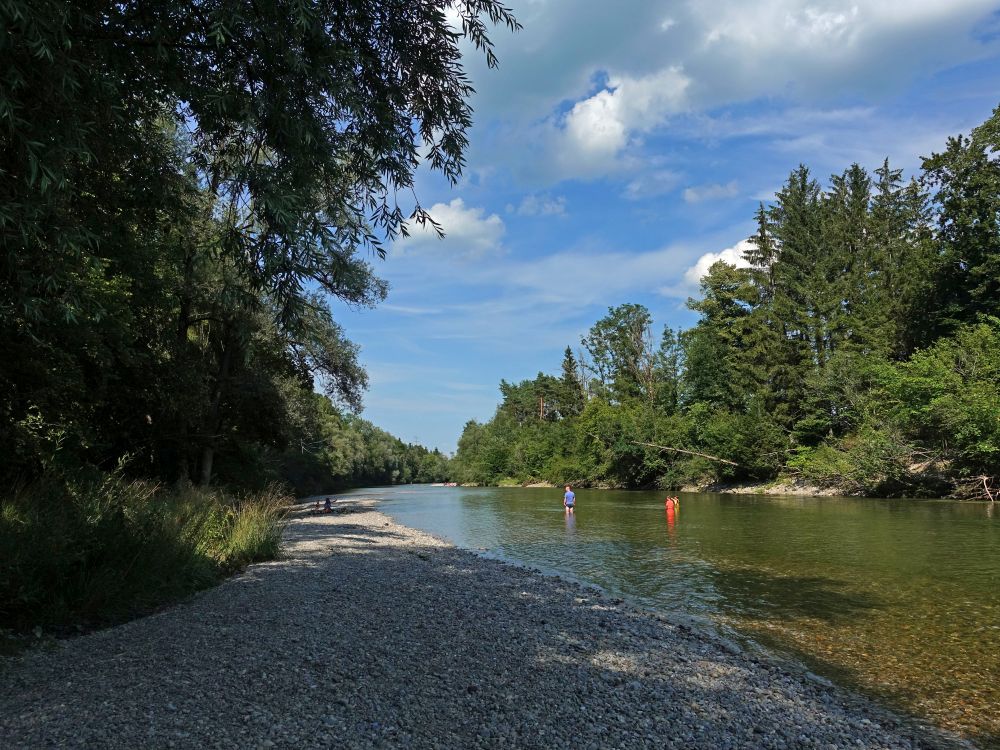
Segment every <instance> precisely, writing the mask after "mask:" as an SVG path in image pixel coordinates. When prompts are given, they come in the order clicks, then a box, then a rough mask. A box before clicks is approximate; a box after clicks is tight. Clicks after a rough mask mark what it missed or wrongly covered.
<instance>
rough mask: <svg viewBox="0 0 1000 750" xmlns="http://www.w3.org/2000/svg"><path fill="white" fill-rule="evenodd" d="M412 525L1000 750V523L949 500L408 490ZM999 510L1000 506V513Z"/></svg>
mask: <svg viewBox="0 0 1000 750" xmlns="http://www.w3.org/2000/svg"><path fill="white" fill-rule="evenodd" d="M362 492H363V494H373V493H376V494H378V495H379V496H381V497H383V498H385V501H386V502H385V503H384V505H383V510H384V511H385V512H387V513H389V514H390V515H392V516H393V517H394V518H395V519H396V520H398V521H399V522H401V523H403V524H406V525H408V526H412V527H416V528H419V529H423V530H425V531H428V532H431V533H433V534H435V535H437V536H440V537H443V538H446V539H448V540H450V541H452V542H454V543H455V544H457V545H459V546H461V547H466V548H469V549H473V550H480V551H483V550H487V551H488V554H490V555H495V556H498V557H501V558H504V559H508V560H512V561H516V562H521V563H526V564H529V565H532V566H535V567H539V568H542V569H543V570H546V571H550V572H558V573H565V574H569V575H571V576H573V577H575V578H577V579H580V580H582V581H587V582H591V583H595V584H598V585H599V586H601V587H603V588H604V589H606V590H607V591H609V592H610V593H612V594H616V595H621V596H624V597H626V598H628V599H629V600H631V601H633V602H635V603H638V604H639V605H641V606H644V607H647V608H650V609H654V610H658V611H664V612H674V613H681V614H688V615H695V616H702V617H708V618H711V619H712V620H714V621H716V622H718V623H720V624H721V625H723V626H728V627H731V628H734V629H735V630H736V631H738V632H740V633H742V634H743V635H744V636H745V637H747V638H749V639H751V640H753V641H756V642H759V643H762V644H764V645H766V646H767V647H768V648H771V649H772V650H777V651H780V652H783V653H785V654H786V655H790V656H794V657H796V658H798V659H800V660H803V661H805V662H806V663H807V664H808V665H809V666H810V667H811V668H812V669H813V670H814V671H817V672H819V673H820V674H824V675H826V676H828V677H831V678H833V679H836V680H839V681H841V682H843V683H846V684H849V685H852V686H854V687H857V688H860V689H862V690H863V691H865V692H868V693H869V694H874V695H876V696H877V697H880V698H881V699H883V700H885V701H887V702H888V703H890V704H892V705H895V706H898V707H901V708H904V709H906V710H908V711H910V712H912V713H916V714H918V715H921V716H924V717H926V718H928V719H931V720H933V721H934V722H936V723H938V724H939V725H941V726H946V727H949V728H951V729H955V730H958V731H960V732H962V733H963V734H965V735H966V736H967V737H970V738H972V739H974V740H976V741H977V742H979V743H981V744H983V745H988V746H1000V713H998V712H997V711H996V706H997V705H998V703H1000V585H998V584H1000V507H994V506H992V505H990V504H988V503H987V504H981V503H956V502H949V501H936V500H873V499H859V498H801V497H765V496H759V495H714V494H682V495H680V499H681V504H680V508H679V510H677V512H676V513H673V514H670V513H668V512H667V511H666V509H665V507H664V502H663V500H664V497H665V495H664V493H662V492H659V493H653V492H625V491H609V490H586V489H584V490H580V491H579V492H578V493H577V511H576V513H575V514H574V515H573V516H570V517H567V516H566V514H565V513H564V512H563V509H562V491H561V490H559V489H508V488H464V487H429V486H406V487H393V488H380V489H377V490H364V491H362ZM998 506H1000V504H998Z"/></svg>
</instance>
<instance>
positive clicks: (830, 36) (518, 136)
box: [335, 0, 1000, 451]
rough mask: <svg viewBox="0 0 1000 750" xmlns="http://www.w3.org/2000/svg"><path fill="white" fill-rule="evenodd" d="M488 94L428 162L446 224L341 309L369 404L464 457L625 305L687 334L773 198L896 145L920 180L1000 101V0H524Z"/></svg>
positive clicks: (473, 70) (385, 266)
mask: <svg viewBox="0 0 1000 750" xmlns="http://www.w3.org/2000/svg"><path fill="white" fill-rule="evenodd" d="M510 5H511V6H512V7H513V9H514V11H515V14H516V15H517V17H518V19H519V20H520V21H521V23H522V24H523V26H524V29H523V30H522V31H521V32H519V33H517V34H509V33H508V32H506V31H504V30H500V29H497V30H495V32H494V33H493V38H494V41H495V42H496V49H497V55H498V57H499V58H500V68H499V69H498V70H488V69H487V68H486V66H485V64H484V62H483V61H482V59H481V57H480V56H479V55H477V54H475V53H474V52H472V51H471V50H470V51H468V52H467V54H466V69H467V71H468V73H469V75H470V77H471V78H472V80H473V83H474V84H475V86H476V88H477V90H478V93H477V94H476V96H475V98H474V99H473V106H474V107H475V126H474V128H473V129H472V131H471V132H470V134H469V135H470V138H471V141H472V143H471V147H470V150H469V154H468V157H469V158H468V166H467V169H466V172H465V176H464V178H463V180H462V181H461V183H460V184H459V185H458V186H456V187H454V188H451V187H449V186H448V185H447V184H446V183H445V182H444V181H443V180H441V179H440V178H439V177H438V176H436V175H434V174H431V173H429V172H421V173H420V175H419V177H418V181H417V194H418V195H419V196H420V199H421V202H422V203H423V204H424V206H425V207H427V208H429V209H430V211H431V213H432V215H434V216H435V218H436V219H437V220H438V221H439V222H440V223H441V224H442V225H443V227H444V229H445V231H446V233H447V236H446V238H445V239H443V240H439V239H437V238H436V237H434V236H433V235H431V234H430V233H425V232H421V231H419V230H416V231H414V232H413V234H412V236H411V237H410V238H408V239H405V240H401V241H398V242H396V243H394V244H393V245H391V246H390V248H389V254H388V258H387V259H386V260H385V261H379V260H377V259H376V260H373V261H372V262H373V264H374V265H375V267H376V270H377V272H378V274H379V275H380V276H382V277H383V278H385V279H387V280H388V281H389V283H390V284H391V287H392V289H391V291H390V294H389V298H388V300H387V301H386V302H385V303H384V304H382V305H380V306H379V307H378V308H376V309H374V310H350V309H347V308H344V307H343V306H342V305H338V304H337V303H335V313H336V315H337V318H338V319H339V320H340V322H341V323H342V324H343V325H344V327H345V329H346V331H347V334H348V336H349V337H350V338H351V339H352V340H353V341H355V342H357V343H358V344H360V345H361V348H362V352H361V360H362V362H363V364H364V365H365V367H366V368H367V370H368V372H369V376H370V379H371V386H370V389H369V392H368V394H367V397H366V399H365V404H366V407H365V412H364V416H365V417H366V418H367V419H369V420H371V421H373V422H374V423H375V424H377V425H379V426H380V427H382V428H384V429H387V430H389V431H390V432H392V433H393V434H395V435H397V436H399V437H400V438H402V439H404V440H407V441H416V442H421V443H423V444H425V445H428V446H431V447H438V448H441V449H442V450H445V451H453V450H454V448H455V445H456V442H457V440H458V437H459V435H460V433H461V430H462V427H463V425H464V424H465V422H466V421H467V420H468V419H472V418H475V419H479V420H485V419H488V418H489V417H490V416H491V415H492V414H493V411H494V409H495V408H496V405H497V402H498V399H499V392H498V389H497V385H498V383H499V381H500V379H501V378H504V379H506V380H509V381H518V380H522V379H524V378H530V377H534V375H535V374H536V373H538V372H539V371H544V372H557V371H558V368H559V364H560V362H561V360H562V352H563V349H564V348H565V347H566V346H567V345H571V346H573V348H574V349H576V348H577V347H578V346H579V341H580V337H581V335H583V334H584V333H585V332H586V331H587V329H588V328H589V327H590V326H591V325H592V324H593V323H594V322H595V321H596V320H597V319H598V318H600V317H601V316H602V315H603V314H604V313H605V312H606V311H607V308H608V307H609V306H612V305H617V304H621V303H624V302H638V303H642V304H644V305H646V306H647V307H648V308H649V309H650V311H651V312H652V314H653V316H654V319H655V321H656V326H657V329H660V328H662V326H663V325H665V324H666V325H670V326H673V327H678V326H682V327H687V326H689V325H691V323H692V322H693V320H694V318H693V316H692V315H691V313H690V312H689V311H688V310H687V309H686V308H685V304H684V303H685V300H686V299H687V298H688V297H689V296H690V295H692V294H694V293H696V291H697V282H698V276H699V272H700V271H703V270H705V269H707V267H708V266H709V265H710V264H711V262H712V261H714V260H716V259H718V258H720V257H722V258H723V259H727V260H734V259H735V258H736V257H737V256H738V251H737V250H734V248H737V247H738V243H740V242H741V241H744V240H745V239H746V237H747V236H748V235H749V234H750V233H751V232H752V230H753V213H754V210H755V209H756V206H757V204H758V203H759V202H760V201H762V200H765V201H766V200H768V199H769V198H770V197H771V196H772V195H773V194H774V192H775V190H777V189H778V188H779V187H780V186H781V184H782V182H783V181H784V179H785V178H786V176H787V175H788V173H789V172H790V171H791V170H792V169H793V168H795V167H796V166H797V165H798V164H799V163H805V164H807V165H808V166H809V167H810V168H811V169H812V170H813V172H814V174H815V175H817V176H818V177H819V178H821V179H822V180H824V181H825V179H826V178H827V177H828V176H829V175H830V174H831V173H833V172H840V171H842V170H843V169H845V168H846V167H848V166H849V165H850V164H851V163H852V162H855V161H856V162H858V163H859V164H861V165H862V166H865V167H867V168H869V169H873V168H875V167H876V166H878V165H879V164H880V163H881V161H882V159H883V158H885V157H889V159H890V161H891V162H892V163H894V164H895V166H897V167H902V168H904V169H906V170H907V173H908V174H913V173H915V171H916V169H917V168H918V167H919V164H920V160H919V157H920V156H926V155H929V154H930V153H931V152H932V151H935V150H941V148H942V147H943V145H944V142H945V139H946V138H947V136H949V135H955V134H957V133H962V132H965V133H967V132H968V131H969V130H970V129H971V128H972V127H974V126H975V125H977V124H979V123H980V122H982V121H983V120H985V119H986V118H987V117H988V116H989V115H990V113H991V111H992V110H993V108H994V107H996V106H997V105H998V104H1000V2H997V0H990V1H986V0H854V2H842V1H840V0H825V1H824V0H819V1H816V2H810V1H808V0H687V1H686V2H679V1H677V0H664V1H663V2H652V1H650V0H646V1H644V2H638V1H633V0H616V2H612V3H609V2H594V1H593V0H517V1H516V2H511V3H510Z"/></svg>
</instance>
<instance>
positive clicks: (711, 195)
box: [684, 180, 740, 203]
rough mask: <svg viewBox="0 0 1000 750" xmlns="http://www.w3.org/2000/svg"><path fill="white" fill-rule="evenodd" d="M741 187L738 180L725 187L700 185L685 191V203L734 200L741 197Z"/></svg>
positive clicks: (716, 184)
mask: <svg viewBox="0 0 1000 750" xmlns="http://www.w3.org/2000/svg"><path fill="white" fill-rule="evenodd" d="M739 192H740V186H739V185H738V184H737V182H736V180H732V181H730V182H727V183H726V184H725V185H720V184H718V183H715V184H712V185H699V186H695V187H689V188H687V189H686V190H685V191H684V201H685V202H686V203H701V202H702V201H714V200H719V199H721V198H732V197H734V196H736V195H739Z"/></svg>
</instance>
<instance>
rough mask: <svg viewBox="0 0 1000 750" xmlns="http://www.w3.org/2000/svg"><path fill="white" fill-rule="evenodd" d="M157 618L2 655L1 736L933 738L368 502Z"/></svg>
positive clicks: (450, 742) (606, 743)
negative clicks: (395, 518) (466, 547)
mask: <svg viewBox="0 0 1000 750" xmlns="http://www.w3.org/2000/svg"><path fill="white" fill-rule="evenodd" d="M344 510H346V511H352V512H344V513H335V514H330V515H322V516H300V517H298V518H296V519H295V520H293V521H292V522H291V523H290V524H289V528H288V531H287V533H286V540H287V544H286V550H285V555H284V559H282V560H280V561H277V562H272V563H266V564H262V565H256V566H253V567H252V568H250V569H249V570H248V571H246V572H245V573H243V574H241V575H239V576H237V577H235V578H233V579H230V580H229V581H227V582H226V583H224V584H223V585H221V586H219V587H217V588H215V589H212V590H211V591H208V592H205V593H203V594H201V595H199V596H197V597H195V598H193V599H191V600H190V601H187V602H185V603H183V604H181V605H179V606H177V607H175V608H173V609H171V610H169V611H166V612H162V613H160V614H157V615H153V616H150V617H146V618H144V619H141V620H137V621H134V622H131V623H128V624H126V625H122V626H120V627H116V628H113V629H110V630H106V631H103V632H99V633H93V634H90V635H87V636H83V637H80V638H76V639H73V640H70V641H63V642H60V643H58V644H55V645H54V646H50V647H49V648H45V649H38V650H35V651H32V652H30V653H26V654H23V655H21V656H19V657H16V658H7V659H4V660H2V661H0V747H3V748H44V747H86V748H98V747H115V748H119V747H120V748H137V747H152V748H160V747H178V748H188V747H198V748H272V747H275V748H292V747H296V748H301V747H341V748H390V747H391V748H396V747H415V748H477V747H484V748H485V747H489V748H493V747H524V748H574V750H585V749H587V748H633V747H634V748H645V747H648V748H712V749H713V750H722V749H725V748H822V749H823V750H832V748H924V747H948V746H955V745H958V744H960V743H958V741H957V740H955V739H954V738H951V737H950V736H948V735H945V734H943V733H941V732H938V731H936V730H932V729H930V728H928V727H923V726H920V725H918V724H916V723H914V722H912V721H908V720H903V719H900V718H899V717H897V716H895V715H893V714H891V713H889V712H888V711H886V710H884V709H881V708H879V707H878V706H876V705H874V704H872V703H869V702H867V701H865V700H863V699H860V698H858V697H857V696H854V695H852V694H850V693H848V692H846V691H843V690H841V689H839V688H836V687H833V686H831V685H829V684H824V681H822V680H819V679H817V678H812V677H810V676H809V675H808V674H807V673H805V672H804V670H801V669H796V668H793V667H792V666H790V665H788V664H786V663H782V662H779V661H775V660H772V659H770V658H767V657H763V656H760V655H754V654H751V653H748V652H745V651H741V650H739V649H738V648H736V647H735V646H734V645H733V644H731V643H729V642H727V641H725V640H724V639H720V638H716V637H714V636H713V635H711V634H710V633H707V632H704V631H702V630H696V629H693V628H691V627H688V626H685V625H683V624H679V623H678V622H676V621H672V620H667V619H665V618H661V617H658V616H656V615H652V614H649V613H646V612H643V611H640V610H636V609H634V608H632V607H630V606H628V605H627V604H625V603H623V602H621V601H620V600H615V599H611V598H608V597H606V596H604V595H603V594H601V593H600V592H598V591H597V590H595V589H591V588H587V587H583V586H580V585H577V584H575V583H572V582H568V581H565V580H562V579H558V578H554V577H549V576H543V575H541V574H539V573H537V572H534V571H531V570H528V569H525V568H521V567H518V566H514V565H508V564H505V563H503V562H499V561H496V560H490V559H485V558H482V557H479V556H476V555H474V554H472V553H470V552H466V551H462V550H458V549H456V548H454V547H452V546H450V545H447V544H446V543H444V542H442V541H440V540H437V539H434V538H433V537H430V536H428V535H426V534H423V533H421V532H419V531H415V530H412V529H408V528H406V527H403V526H399V525H397V524H395V523H393V522H392V521H391V520H390V519H389V518H388V517H387V516H384V515H382V514H380V513H378V512H376V511H375V510H374V509H373V508H372V507H370V505H368V504H365V503H361V504H355V505H354V506H353V507H350V508H346V509H344Z"/></svg>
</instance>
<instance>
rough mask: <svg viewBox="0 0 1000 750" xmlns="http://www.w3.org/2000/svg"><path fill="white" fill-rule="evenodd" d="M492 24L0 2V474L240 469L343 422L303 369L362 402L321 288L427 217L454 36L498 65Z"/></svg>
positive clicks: (365, 474) (450, 166)
mask: <svg viewBox="0 0 1000 750" xmlns="http://www.w3.org/2000/svg"><path fill="white" fill-rule="evenodd" d="M456 23H457V25H458V28H456V27H455V26H454V25H453V24H456ZM496 25H499V26H506V27H508V28H510V29H515V28H517V22H516V21H515V20H514V18H513V17H512V15H511V14H510V12H509V11H508V10H507V9H506V8H505V7H504V6H503V5H501V4H500V3H498V2H496V0H436V1H432V2H420V3H411V2H397V1H396V0H383V1H379V2H360V1H359V0H320V1H319V2H313V3H301V2H296V1H294V0H260V1H259V2H253V3H246V2H242V1H240V0H182V1H181V2H176V1H175V0H170V1H169V2H167V1H166V0H150V1H148V2H147V1H145V0H144V1H143V2H101V1H98V2H89V3H82V2H77V1H76V0H38V1H37V2H36V1H35V0H32V1H31V2H27V0H6V1H5V2H2V3H0V26H2V27H3V29H4V33H3V34H2V35H0V57H2V59H3V60H4V66H3V69H2V70H0V244H2V247H0V347H2V348H3V350H4V353H5V356H4V358H3V363H2V365H0V420H2V430H0V450H2V451H3V452H4V455H5V456H6V457H8V460H6V461H5V465H4V469H3V474H4V476H5V477H7V478H8V479H10V478H11V477H21V478H31V477H33V476H37V475H39V474H42V473H45V472H46V471H49V470H55V469H60V467H62V468H63V469H69V468H72V467H74V466H75V467H79V466H83V465H97V466H100V467H113V466H115V465H116V464H117V463H119V462H120V461H122V460H127V462H128V463H129V466H130V467H132V470H134V471H135V472H137V473H141V474H147V475H152V476H157V477H161V478H164V479H168V480H173V479H178V478H181V479H183V478H186V477H190V478H192V479H197V480H200V481H201V482H203V483H207V482H209V481H211V480H212V479H213V477H217V478H221V479H225V480H232V481H239V480H240V479H241V478H243V477H246V476H247V475H248V472H247V467H250V468H251V470H250V471H249V474H250V475H253V474H254V473H255V472H257V473H261V474H268V473H270V472H271V469H270V468H269V467H270V466H272V464H273V461H272V459H275V457H276V456H280V455H281V454H282V453H283V452H284V451H287V450H289V449H290V448H291V447H292V446H293V445H294V444H295V443H296V442H301V439H302V435H304V434H306V433H305V432H303V430H305V429H306V428H305V425H306V423H310V422H311V423H315V422H316V421H317V420H318V421H320V422H322V421H323V420H324V419H326V420H329V419H332V417H330V416H329V415H328V414H326V412H324V411H323V409H322V408H320V407H319V406H317V403H318V402H315V400H314V399H312V397H311V393H312V390H313V388H314V386H317V387H319V388H320V389H322V390H323V391H324V392H325V393H326V394H327V395H328V396H329V397H330V398H332V399H333V400H334V401H335V402H337V403H338V404H339V405H340V406H341V407H343V408H345V409H347V410H357V409H358V408H359V407H360V403H361V394H362V392H363V390H364V388H365V386H366V383H367V379H366V376H365V373H364V370H363V369H362V367H361V365H360V364H359V361H358V350H357V347H356V346H355V345H353V344H352V343H351V342H350V341H349V340H348V339H347V337H346V335H345V332H344V331H343V330H342V328H341V327H340V326H339V324H338V323H337V322H336V320H335V318H334V313H333V310H334V308H332V307H331V301H333V300H337V301H339V302H340V303H343V304H347V305H354V306H371V305H374V304H376V303H378V302H379V301H381V300H382V299H383V298H384V297H385V295H386V292H387V289H388V287H387V285H386V283H385V282H384V281H382V280H381V279H379V278H378V277H377V276H376V274H375V272H374V269H373V268H372V265H371V263H370V262H369V260H368V259H369V258H372V257H378V256H380V255H382V254H383V250H382V247H383V243H384V242H385V241H386V240H387V239H391V238H393V237H395V236H397V235H399V234H405V233H406V232H407V226H408V222H409V223H411V224H412V222H416V223H418V224H421V223H426V222H428V221H430V217H429V216H428V214H427V213H426V212H425V211H424V210H423V209H422V207H421V204H420V202H419V200H418V198H417V196H416V195H415V194H414V192H413V182H414V180H413V177H414V173H415V170H416V169H417V168H418V166H419V165H420V164H421V163H422V162H424V163H426V164H428V165H429V167H430V168H431V169H433V170H436V171H438V172H439V173H441V174H442V175H444V177H445V178H446V179H448V180H450V181H451V182H455V181H456V180H457V179H458V177H459V175H460V174H461V170H462V167H463V158H464V157H463V154H464V152H465V150H466V147H467V143H468V141H467V131H468V129H469V126H470V124H471V108H470V106H469V96H470V94H471V93H472V88H471V85H470V83H469V81H468V79H467V77H466V76H465V73H464V72H463V69H462V64H461V50H460V43H461V42H462V40H463V39H465V40H468V41H469V42H471V44H472V46H473V47H475V48H478V50H479V51H480V52H481V53H482V54H484V55H485V56H486V58H487V61H488V63H489V64H490V65H491V66H492V65H495V64H496V58H495V56H494V54H493V51H492V46H491V43H490V40H489V36H488V33H487V32H488V29H489V27H490V26H496ZM317 410H318V411H317ZM351 429H352V430H354V433H357V434H367V433H365V430H364V429H361V428H360V427H358V425H354V426H353V427H352V428H351ZM366 429H367V428H366ZM354 433H352V434H354ZM362 442H364V441H362ZM383 442H384V441H383ZM376 443H379V440H371V441H368V442H366V443H365V445H370V446H371V447H372V450H373V451H376V452H378V451H379V450H381V449H380V448H378V449H377V448H376ZM397 448H398V446H397V447H396V448H394V449H393V451H396V453H399V451H398V450H397ZM390 452H392V451H390ZM370 458H371V457H370ZM275 460H277V459H275ZM371 460H372V461H375V462H376V463H377V462H378V461H381V459H378V460H376V459H375V458H372V459H371ZM435 460H436V459H435ZM269 461H271V464H269V463H268V462H269ZM331 465H332V464H331ZM379 465H380V466H382V464H379ZM352 466H353V468H351V469H349V470H345V471H344V472H342V473H340V474H337V476H340V477H344V478H347V477H355V478H358V479H360V478H374V477H380V478H381V477H390V478H396V477H410V476H417V475H418V474H419V472H418V471H416V470H414V471H411V470H410V469H405V470H404V469H401V468H400V469H399V470H398V471H397V470H396V469H392V470H387V469H385V468H384V467H382V468H376V467H375V466H374V464H373V465H372V466H370V467H368V468H359V467H358V466H357V465H353V464H352ZM397 468H398V467H397ZM425 473H427V472H425ZM430 473H432V474H435V475H438V474H439V473H440V472H438V471H437V470H436V469H435V470H434V471H430Z"/></svg>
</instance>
